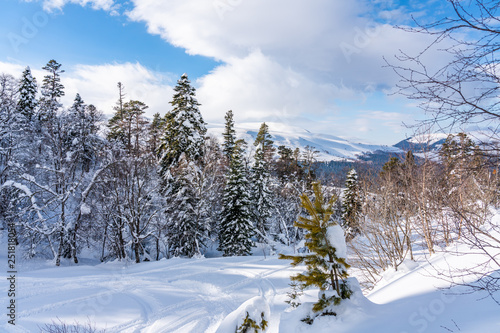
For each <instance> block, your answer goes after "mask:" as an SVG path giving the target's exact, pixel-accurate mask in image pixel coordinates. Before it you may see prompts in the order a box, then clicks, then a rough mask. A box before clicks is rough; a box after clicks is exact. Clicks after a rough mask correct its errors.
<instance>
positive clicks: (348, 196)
mask: <svg viewBox="0 0 500 333" xmlns="http://www.w3.org/2000/svg"><path fill="white" fill-rule="evenodd" d="M360 196H361V194H360V189H359V183H358V174H357V172H356V170H355V169H351V170H350V171H349V173H348V174H347V179H346V181H345V190H344V196H343V201H342V227H343V228H344V230H345V234H346V240H347V241H350V240H352V239H353V238H354V237H356V236H357V235H359V234H360V233H361V230H360V225H359V221H360V218H361V198H360Z"/></svg>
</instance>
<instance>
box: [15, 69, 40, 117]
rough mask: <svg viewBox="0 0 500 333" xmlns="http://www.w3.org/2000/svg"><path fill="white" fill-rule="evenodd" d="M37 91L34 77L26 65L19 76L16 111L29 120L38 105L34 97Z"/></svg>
mask: <svg viewBox="0 0 500 333" xmlns="http://www.w3.org/2000/svg"><path fill="white" fill-rule="evenodd" d="M37 91H38V87H37V84H36V79H35V78H34V77H33V76H32V75H31V69H30V68H29V66H28V67H26V69H25V70H24V72H23V76H22V78H21V82H20V86H19V100H18V101H17V111H18V112H19V113H21V114H22V115H23V116H24V117H26V119H27V120H28V121H31V119H32V118H33V116H34V114H35V111H36V107H37V105H38V101H37V98H36V94H37Z"/></svg>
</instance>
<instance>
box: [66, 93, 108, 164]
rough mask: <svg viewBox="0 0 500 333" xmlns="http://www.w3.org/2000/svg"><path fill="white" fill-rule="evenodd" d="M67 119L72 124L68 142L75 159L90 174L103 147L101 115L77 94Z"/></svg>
mask: <svg viewBox="0 0 500 333" xmlns="http://www.w3.org/2000/svg"><path fill="white" fill-rule="evenodd" d="M67 117H68V118H69V119H68V121H69V124H70V129H69V133H68V140H69V141H70V142H69V144H70V145H71V146H72V151H74V155H73V158H74V159H77V160H78V162H79V163H80V164H81V165H80V166H81V169H82V170H83V171H85V172H88V171H89V170H90V165H91V163H92V162H94V163H95V162H96V158H97V154H98V152H99V149H100V147H101V146H102V145H103V140H102V139H101V138H100V137H99V135H98V132H99V121H100V120H101V114H100V113H99V112H98V111H97V109H96V108H95V107H94V106H93V105H88V106H87V105H86V104H85V103H84V101H83V99H82V98H81V96H80V94H78V93H77V94H76V97H75V100H74V103H73V105H72V106H71V108H70V109H69V111H68V114H67Z"/></svg>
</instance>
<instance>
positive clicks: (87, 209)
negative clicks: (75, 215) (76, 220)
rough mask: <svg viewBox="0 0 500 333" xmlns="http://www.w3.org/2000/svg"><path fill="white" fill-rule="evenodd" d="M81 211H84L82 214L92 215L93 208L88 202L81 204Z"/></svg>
mask: <svg viewBox="0 0 500 333" xmlns="http://www.w3.org/2000/svg"><path fill="white" fill-rule="evenodd" d="M80 212H81V213H82V215H90V213H92V210H91V209H90V206H89V205H87V204H86V203H83V204H82V205H81V206H80Z"/></svg>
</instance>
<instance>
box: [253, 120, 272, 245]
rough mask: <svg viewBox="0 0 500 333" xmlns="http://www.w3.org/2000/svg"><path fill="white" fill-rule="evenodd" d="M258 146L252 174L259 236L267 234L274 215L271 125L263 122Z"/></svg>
mask: <svg viewBox="0 0 500 333" xmlns="http://www.w3.org/2000/svg"><path fill="white" fill-rule="evenodd" d="M254 146H256V147H257V149H256V151H255V155H254V165H253V167H252V174H251V186H252V210H251V213H252V218H253V220H254V222H255V228H256V230H257V232H258V234H259V238H261V239H263V238H265V237H266V236H267V234H268V232H269V229H270V221H269V219H270V217H271V215H272V209H273V200H272V191H271V189H270V184H271V175H270V171H269V169H270V166H271V163H270V161H271V159H272V154H273V152H274V147H273V141H272V139H271V135H270V134H269V127H268V126H267V125H266V123H263V124H262V125H261V127H260V130H259V133H258V134H257V137H256V139H255V142H254Z"/></svg>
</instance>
